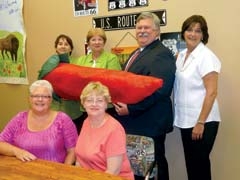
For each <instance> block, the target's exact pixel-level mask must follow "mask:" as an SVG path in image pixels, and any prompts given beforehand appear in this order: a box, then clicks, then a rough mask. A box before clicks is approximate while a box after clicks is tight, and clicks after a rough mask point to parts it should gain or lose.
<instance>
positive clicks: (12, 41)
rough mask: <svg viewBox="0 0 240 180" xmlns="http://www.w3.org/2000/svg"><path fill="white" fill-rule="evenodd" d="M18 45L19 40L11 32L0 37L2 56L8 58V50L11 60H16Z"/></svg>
mask: <svg viewBox="0 0 240 180" xmlns="http://www.w3.org/2000/svg"><path fill="white" fill-rule="evenodd" d="M18 47H19V40H18V39H17V37H16V36H15V35H13V34H9V35H8V36H7V37H5V38H2V39H0V50H1V51H2V53H1V54H2V57H3V59H4V58H5V57H4V53H5V55H6V56H7V57H8V58H9V56H8V52H10V55H11V59H12V61H13V62H17V52H18Z"/></svg>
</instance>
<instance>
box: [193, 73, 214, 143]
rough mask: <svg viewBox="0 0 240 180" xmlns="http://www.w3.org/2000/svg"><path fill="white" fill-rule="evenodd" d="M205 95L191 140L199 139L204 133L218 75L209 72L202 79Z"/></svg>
mask: <svg viewBox="0 0 240 180" xmlns="http://www.w3.org/2000/svg"><path fill="white" fill-rule="evenodd" d="M203 82H204V86H205V89H206V95H205V98H204V101H203V106H202V109H201V112H200V115H199V117H198V122H197V124H196V125H195V127H194V128H193V135H192V138H193V139H195V140H196V139H201V138H202V134H203V131H204V123H205V121H206V119H207V117H208V115H209V113H210V111H211V109H212V106H213V103H214V101H215V98H216V96H217V85H218V73H217V72H210V73H208V74H207V75H205V76H204V77H203Z"/></svg>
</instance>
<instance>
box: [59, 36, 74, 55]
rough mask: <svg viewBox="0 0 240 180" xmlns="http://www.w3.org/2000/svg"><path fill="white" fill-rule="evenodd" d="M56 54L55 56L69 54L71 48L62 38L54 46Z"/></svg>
mask: <svg viewBox="0 0 240 180" xmlns="http://www.w3.org/2000/svg"><path fill="white" fill-rule="evenodd" d="M56 52H57V54H65V53H69V54H71V52H72V47H71V46H70V44H69V43H68V41H67V39H66V38H63V37H62V38H60V39H59V41H58V42H57V45H56Z"/></svg>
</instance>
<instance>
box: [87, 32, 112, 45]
mask: <svg viewBox="0 0 240 180" xmlns="http://www.w3.org/2000/svg"><path fill="white" fill-rule="evenodd" d="M93 36H100V37H101V38H103V41H104V44H105V43H106V41H107V36H106V34H105V31H104V30H103V29H102V28H92V29H90V30H89V31H88V33H87V43H89V41H90V39H91V38H92V37H93Z"/></svg>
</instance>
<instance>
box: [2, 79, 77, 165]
mask: <svg viewBox="0 0 240 180" xmlns="http://www.w3.org/2000/svg"><path fill="white" fill-rule="evenodd" d="M29 91H30V97H29V102H30V106H31V108H30V109H29V110H28V111H23V112H20V113H18V114H17V115H16V116H15V117H13V118H12V120H11V121H10V122H9V123H8V124H7V126H6V127H5V128H4V129H3V131H2V132H1V133H0V154H3V155H8V156H16V158H18V159H20V160H22V161H31V160H34V159H36V158H40V159H45V160H50V161H55V162H60V163H65V164H73V163H74V162H75V154H74V148H75V145H76V141H77V136H78V135H77V130H76V127H75V125H74V124H73V122H72V120H71V118H70V117H69V116H67V115H66V114H65V113H63V112H58V111H53V110H51V109H50V105H51V102H52V92H53V88H52V85H51V84H50V83H49V82H48V81H46V80H37V81H35V82H34V83H33V84H32V85H31V86H30V88H29Z"/></svg>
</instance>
